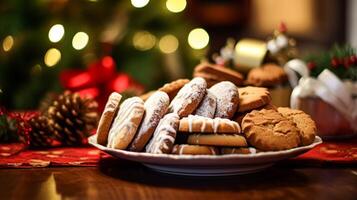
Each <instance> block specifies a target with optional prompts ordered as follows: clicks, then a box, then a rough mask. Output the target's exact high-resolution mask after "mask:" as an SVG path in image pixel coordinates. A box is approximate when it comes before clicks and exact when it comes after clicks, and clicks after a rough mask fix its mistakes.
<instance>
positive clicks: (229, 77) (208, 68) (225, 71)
mask: <svg viewBox="0 0 357 200" xmlns="http://www.w3.org/2000/svg"><path fill="white" fill-rule="evenodd" d="M193 76H194V77H202V78H204V79H207V82H209V81H216V82H221V81H230V82H232V83H234V84H235V85H237V86H239V85H242V84H243V80H244V77H243V75H242V74H240V73H239V72H237V71H234V70H232V69H229V68H227V67H223V66H218V65H213V64H210V63H201V64H199V65H197V66H196V67H195V69H194V74H193Z"/></svg>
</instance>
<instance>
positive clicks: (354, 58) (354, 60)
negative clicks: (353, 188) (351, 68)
mask: <svg viewBox="0 0 357 200" xmlns="http://www.w3.org/2000/svg"><path fill="white" fill-rule="evenodd" d="M350 62H351V64H352V65H357V56H356V55H352V56H350Z"/></svg>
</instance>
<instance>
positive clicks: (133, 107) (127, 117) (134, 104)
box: [107, 97, 144, 148]
mask: <svg viewBox="0 0 357 200" xmlns="http://www.w3.org/2000/svg"><path fill="white" fill-rule="evenodd" d="M143 104H144V102H143V100H141V99H140V98H139V97H132V98H129V99H126V100H125V101H124V102H123V103H122V104H121V105H120V108H119V112H118V114H117V116H116V117H115V119H114V122H113V124H112V127H111V128H110V131H109V134H108V145H107V146H108V147H110V148H114V147H115V144H117V143H119V142H120V141H121V140H122V138H125V137H126V136H127V135H128V134H129V135H130V136H131V137H133V136H134V134H135V131H136V129H137V125H136V124H134V123H133V122H132V121H131V120H132V118H133V117H135V116H137V115H141V114H143V113H142V112H141V111H143V106H144V105H143ZM125 126H127V128H128V131H125V132H124V131H121V130H122V129H123V128H124V127H125ZM120 131H121V132H122V133H123V134H124V135H119V134H118V133H119V132H120ZM118 138H119V139H118Z"/></svg>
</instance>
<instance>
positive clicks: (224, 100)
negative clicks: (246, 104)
mask: <svg viewBox="0 0 357 200" xmlns="http://www.w3.org/2000/svg"><path fill="white" fill-rule="evenodd" d="M209 91H210V92H212V94H213V95H214V96H216V98H217V108H216V112H215V114H214V117H220V118H227V119H232V117H233V116H234V113H235V112H236V110H237V107H238V103H239V93H238V88H237V87H236V86H235V85H234V84H233V83H231V82H229V81H222V82H220V83H217V84H215V85H213V86H212V87H211V88H210V89H209Z"/></svg>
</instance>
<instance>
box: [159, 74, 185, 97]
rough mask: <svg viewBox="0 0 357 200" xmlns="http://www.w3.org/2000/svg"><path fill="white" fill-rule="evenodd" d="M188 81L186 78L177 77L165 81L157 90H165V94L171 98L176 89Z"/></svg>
mask: <svg viewBox="0 0 357 200" xmlns="http://www.w3.org/2000/svg"><path fill="white" fill-rule="evenodd" d="M188 82H190V80H188V79H177V80H175V81H172V82H171V83H166V84H165V85H164V86H162V87H161V88H159V89H158V90H159V91H162V92H166V94H168V95H169V97H170V100H172V99H173V98H174V97H175V96H176V95H177V93H178V91H179V90H180V89H181V88H182V87H183V86H184V85H185V84H186V83H188Z"/></svg>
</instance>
